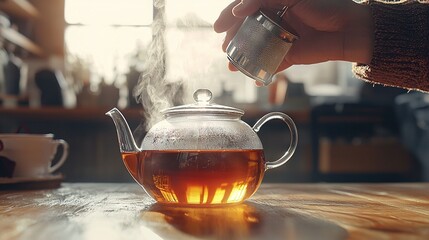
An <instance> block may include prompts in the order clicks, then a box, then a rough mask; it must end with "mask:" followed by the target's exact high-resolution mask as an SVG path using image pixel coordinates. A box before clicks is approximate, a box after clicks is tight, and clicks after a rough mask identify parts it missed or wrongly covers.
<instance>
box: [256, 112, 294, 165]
mask: <svg viewBox="0 0 429 240" xmlns="http://www.w3.org/2000/svg"><path fill="white" fill-rule="evenodd" d="M273 119H280V120H282V121H283V122H285V123H286V124H287V125H288V127H289V130H290V146H289V148H288V150H287V151H286V152H285V153H284V154H283V156H281V157H280V158H279V159H277V160H276V161H267V162H266V163H265V169H267V170H268V169H272V168H276V167H279V166H281V165H283V164H285V163H286V162H287V161H288V160H289V159H290V158H291V157H292V155H293V153H294V152H295V149H296V146H297V144H298V130H297V129H296V125H295V123H294V122H293V120H292V118H290V117H289V116H288V115H286V114H284V113H281V112H272V113H268V114H266V115H265V116H263V117H261V118H260V119H259V120H258V121H257V122H256V123H255V125H254V126H253V131H255V132H256V133H257V132H259V130H260V128H261V126H262V125H264V124H265V123H266V122H268V121H270V120H273Z"/></svg>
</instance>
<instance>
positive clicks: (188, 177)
mask: <svg viewBox="0 0 429 240" xmlns="http://www.w3.org/2000/svg"><path fill="white" fill-rule="evenodd" d="M211 98H212V93H211V92H210V91H209V90H207V89H199V90H197V91H196V92H195V93H194V99H195V101H196V102H195V103H194V104H189V105H182V106H177V107H172V108H168V109H166V110H163V111H162V114H163V115H164V120H162V121H160V122H158V123H156V124H155V125H154V126H153V127H152V128H151V129H149V131H148V132H147V134H146V136H145V137H144V139H143V141H142V144H141V147H138V146H137V145H136V143H135V141H134V138H133V136H132V133H131V130H130V128H129V126H128V124H127V122H126V120H125V118H124V117H123V115H122V114H121V112H120V111H119V110H118V109H116V108H114V109H112V110H110V111H109V112H107V113H106V115H108V116H110V117H111V118H112V119H113V122H114V124H115V126H116V130H117V134H118V141H119V145H120V151H121V154H122V159H123V161H124V164H125V166H126V168H127V170H128V172H129V173H130V174H131V175H132V177H133V178H134V180H135V181H136V182H137V183H138V184H139V185H140V186H141V187H142V188H143V189H144V190H145V191H146V192H147V193H148V194H149V195H150V196H151V197H152V198H153V199H155V200H156V201H157V202H159V203H162V204H170V205H186V206H189V205H193V206H216V205H225V204H232V203H240V202H242V201H244V200H246V199H248V198H249V197H250V196H252V195H253V194H254V193H255V192H256V190H257V189H258V187H259V186H260V184H261V182H262V178H263V176H264V173H265V171H266V170H267V169H271V168H275V167H278V166H280V165H282V164H284V163H286V162H287V161H288V160H289V159H290V158H291V157H292V155H293V153H294V151H295V149H296V146H297V141H298V132H297V129H296V126H295V124H294V122H293V121H292V119H291V118H290V117H289V116H287V115H286V114H284V113H280V112H272V113H268V114H266V115H265V116H263V117H262V118H260V119H259V120H258V121H257V122H256V123H255V125H254V126H253V127H250V126H249V125H247V124H246V123H245V122H243V121H242V120H241V119H240V118H241V116H242V115H243V114H244V111H243V110H240V109H237V108H233V107H228V106H222V105H217V104H213V103H211ZM272 119H280V120H282V121H284V122H285V123H286V124H287V126H288V127H289V130H290V137H291V141H290V142H291V143H290V146H289V148H288V150H287V151H286V152H285V153H284V155H283V156H282V157H280V158H279V159H277V160H275V161H266V160H265V157H264V152H263V147H262V143H261V141H260V139H259V137H258V135H257V132H258V131H259V129H260V127H261V126H262V125H263V124H265V123H266V122H267V121H269V120H272Z"/></svg>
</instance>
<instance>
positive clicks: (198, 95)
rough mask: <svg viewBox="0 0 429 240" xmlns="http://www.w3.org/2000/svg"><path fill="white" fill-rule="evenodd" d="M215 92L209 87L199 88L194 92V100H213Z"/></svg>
mask: <svg viewBox="0 0 429 240" xmlns="http://www.w3.org/2000/svg"><path fill="white" fill-rule="evenodd" d="M212 97H213V94H212V92H211V91H210V90H208V89H198V90H197V91H195V92H194V100H195V101H196V102H197V103H205V104H207V103H209V102H210V100H212Z"/></svg>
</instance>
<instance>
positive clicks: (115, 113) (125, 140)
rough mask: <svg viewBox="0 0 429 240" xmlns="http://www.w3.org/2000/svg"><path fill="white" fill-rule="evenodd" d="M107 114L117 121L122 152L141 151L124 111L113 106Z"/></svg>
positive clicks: (116, 125) (117, 131)
mask: <svg viewBox="0 0 429 240" xmlns="http://www.w3.org/2000/svg"><path fill="white" fill-rule="evenodd" d="M106 115H107V116H109V117H111V118H112V120H113V122H114V123H115V127H116V133H117V134H118V141H119V147H120V150H121V152H122V153H124V152H139V151H140V149H139V148H138V147H137V144H136V142H135V140H134V137H133V134H132V133H131V130H130V127H129V126H128V123H127V121H126V120H125V118H124V116H123V115H122V113H121V112H120V111H119V110H118V109H117V108H113V109H112V110H110V111H108V112H107V113H106Z"/></svg>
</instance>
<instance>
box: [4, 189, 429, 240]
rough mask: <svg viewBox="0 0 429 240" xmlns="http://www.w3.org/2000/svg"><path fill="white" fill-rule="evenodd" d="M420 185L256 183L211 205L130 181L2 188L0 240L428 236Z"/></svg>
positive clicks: (427, 204)
mask: <svg viewBox="0 0 429 240" xmlns="http://www.w3.org/2000/svg"><path fill="white" fill-rule="evenodd" d="M0 189H1V185H0ZM427 189H429V184H425V183H408V184H262V186H261V188H260V189H259V190H258V191H257V192H256V194H255V195H254V196H252V197H251V199H250V200H248V201H245V202H244V203H242V204H236V205H230V206H226V207H212V208H197V207H192V208H191V207H169V206H168V205H160V204H156V203H155V202H154V201H153V200H151V199H150V198H149V197H148V196H147V195H146V194H145V193H144V191H143V190H142V189H141V188H140V187H139V186H138V185H137V184H133V183H131V184H101V183H86V184H84V183H73V184H71V183H63V184H62V187H60V188H58V189H46V190H19V191H18V190H2V191H0V233H1V234H0V240H6V239H7V240H10V239H12V240H13V239H35V240H37V239H66V240H67V239H103V240H104V239H151V240H152V239H175V240H176V239H178V240H181V239H270V240H271V239H330V240H331V239H332V240H337V239H338V240H339V239H429V217H428V216H429V191H427Z"/></svg>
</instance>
